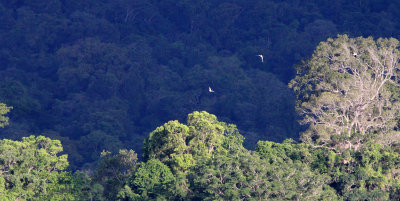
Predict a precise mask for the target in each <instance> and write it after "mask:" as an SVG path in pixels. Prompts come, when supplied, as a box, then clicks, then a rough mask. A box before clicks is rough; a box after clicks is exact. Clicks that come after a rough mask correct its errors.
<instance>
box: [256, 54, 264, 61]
mask: <svg viewBox="0 0 400 201" xmlns="http://www.w3.org/2000/svg"><path fill="white" fill-rule="evenodd" d="M257 56H259V57H260V58H261V62H264V57H263V55H262V54H259V55H257Z"/></svg>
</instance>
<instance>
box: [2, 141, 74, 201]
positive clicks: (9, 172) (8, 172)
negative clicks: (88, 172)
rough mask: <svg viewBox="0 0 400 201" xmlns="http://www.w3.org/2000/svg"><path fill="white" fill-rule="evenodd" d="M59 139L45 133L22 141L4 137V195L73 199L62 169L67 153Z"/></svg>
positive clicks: (23, 198) (20, 198)
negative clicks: (52, 138) (53, 138)
mask: <svg viewBox="0 0 400 201" xmlns="http://www.w3.org/2000/svg"><path fill="white" fill-rule="evenodd" d="M62 150H63V148H62V146H61V142H60V141H59V140H51V139H50V138H46V137H44V136H38V137H35V136H30V137H24V138H23V139H22V141H13V140H7V139H5V140H0V197H1V198H3V196H5V199H6V200H7V199H9V200H25V199H26V200H43V199H45V198H46V199H50V200H66V199H67V200H71V199H72V198H73V197H74V196H73V194H71V192H72V191H69V190H70V188H71V186H69V185H68V184H67V185H65V184H66V183H68V180H70V179H71V177H70V176H69V175H68V174H66V172H62V170H65V168H66V167H67V166H68V161H67V155H65V154H64V155H59V153H60V152H62Z"/></svg>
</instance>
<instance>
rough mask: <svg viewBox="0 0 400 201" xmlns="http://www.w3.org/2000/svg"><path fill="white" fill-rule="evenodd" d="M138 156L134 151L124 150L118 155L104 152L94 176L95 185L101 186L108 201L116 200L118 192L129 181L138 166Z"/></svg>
mask: <svg viewBox="0 0 400 201" xmlns="http://www.w3.org/2000/svg"><path fill="white" fill-rule="evenodd" d="M136 161H137V154H136V153H135V152H134V151H133V150H126V149H122V150H120V151H119V153H118V154H116V155H111V153H110V152H106V151H103V152H102V153H101V159H100V161H99V166H98V167H97V169H96V171H95V174H94V175H93V177H92V178H93V181H94V185H96V183H98V184H101V185H102V186H103V187H104V189H106V191H104V193H103V194H104V197H105V198H106V199H107V200H116V198H117V194H118V191H119V190H120V189H121V187H122V186H124V185H125V183H126V182H127V181H128V179H129V177H130V176H131V175H132V173H133V170H134V168H135V166H136Z"/></svg>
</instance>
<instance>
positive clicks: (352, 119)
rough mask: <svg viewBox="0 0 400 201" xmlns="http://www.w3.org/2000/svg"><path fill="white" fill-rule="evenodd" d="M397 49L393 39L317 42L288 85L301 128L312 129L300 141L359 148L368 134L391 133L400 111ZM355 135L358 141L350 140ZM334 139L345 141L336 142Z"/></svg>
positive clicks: (360, 38)
mask: <svg viewBox="0 0 400 201" xmlns="http://www.w3.org/2000/svg"><path fill="white" fill-rule="evenodd" d="M398 47H399V41H397V40H396V39H393V38H389V39H388V38H379V39H378V40H374V39H373V38H372V37H369V38H363V37H358V38H348V36H347V35H339V36H338V37H337V38H336V39H331V38H330V39H328V40H327V41H326V42H321V43H320V44H319V45H318V47H317V48H316V50H315V51H314V54H313V56H312V57H311V58H310V59H308V60H306V61H304V62H303V63H301V64H300V65H298V66H297V76H296V77H295V78H294V79H293V80H292V81H291V82H290V84H289V87H291V88H293V90H294V91H295V93H296V95H297V99H298V100H297V106H296V107H297V111H298V112H299V114H300V115H301V116H302V120H301V123H303V124H309V125H310V127H309V129H308V130H307V131H306V132H305V133H304V134H303V136H302V138H303V140H305V141H308V142H313V143H314V142H315V143H317V144H320V145H327V144H330V145H331V146H336V147H337V146H342V147H345V148H353V149H357V148H358V146H359V144H360V143H361V141H362V140H363V139H365V137H371V136H370V135H369V134H374V133H380V134H383V133H388V132H389V131H391V130H393V129H394V128H395V125H396V123H397V120H398V114H399V111H400V104H399V100H398V93H399V88H398V87H399V86H400V84H399V82H398V80H399V70H400V68H399V57H400V52H399V50H398ZM353 134H357V135H358V136H359V137H358V138H355V140H353V141H351V140H349V138H351V137H354V135H353ZM333 135H337V136H340V137H342V138H343V137H344V139H347V140H343V139H342V140H338V142H334V141H335V140H332V136H333Z"/></svg>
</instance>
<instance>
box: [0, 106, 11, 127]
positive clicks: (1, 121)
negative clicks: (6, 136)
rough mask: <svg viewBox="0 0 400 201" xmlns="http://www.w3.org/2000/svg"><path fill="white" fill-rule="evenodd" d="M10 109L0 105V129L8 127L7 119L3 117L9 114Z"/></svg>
mask: <svg viewBox="0 0 400 201" xmlns="http://www.w3.org/2000/svg"><path fill="white" fill-rule="evenodd" d="M11 109H12V107H7V105H6V104H4V103H0V128H2V127H4V126H5V125H8V117H6V116H4V115H5V114H7V113H8V112H10V110H11Z"/></svg>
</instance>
